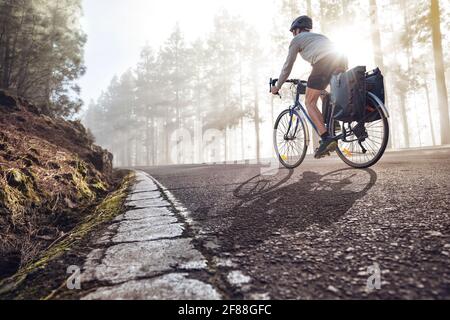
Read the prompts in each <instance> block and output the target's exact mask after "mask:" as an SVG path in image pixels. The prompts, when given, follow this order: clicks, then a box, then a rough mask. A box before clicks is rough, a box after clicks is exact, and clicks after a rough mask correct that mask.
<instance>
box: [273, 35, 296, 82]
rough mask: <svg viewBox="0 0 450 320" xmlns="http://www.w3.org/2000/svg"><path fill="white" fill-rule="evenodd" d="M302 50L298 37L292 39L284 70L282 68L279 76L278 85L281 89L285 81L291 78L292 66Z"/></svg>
mask: <svg viewBox="0 0 450 320" xmlns="http://www.w3.org/2000/svg"><path fill="white" fill-rule="evenodd" d="M299 52H300V44H299V41H298V39H296V38H294V39H292V42H291V45H290V46H289V54H288V56H287V58H286V62H285V63H284V66H283V70H281V74H280V76H279V77H278V82H277V87H278V89H281V87H282V86H283V83H284V82H285V81H286V80H287V79H288V78H289V75H290V74H291V71H292V68H293V67H294V63H295V60H296V59H297V55H298V53H299Z"/></svg>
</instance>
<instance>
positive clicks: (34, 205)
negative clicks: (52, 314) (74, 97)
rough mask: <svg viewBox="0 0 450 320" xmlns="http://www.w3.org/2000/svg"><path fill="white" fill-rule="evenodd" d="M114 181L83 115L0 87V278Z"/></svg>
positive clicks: (82, 213)
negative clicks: (74, 117) (65, 115)
mask: <svg viewBox="0 0 450 320" xmlns="http://www.w3.org/2000/svg"><path fill="white" fill-rule="evenodd" d="M113 184H114V181H113V176H112V155H111V154H110V153H109V152H107V151H106V150H103V149H102V148H100V147H99V146H96V145H95V144H94V143H93V140H92V138H91V137H90V134H89V133H88V132H87V131H86V129H85V128H84V127H83V125H82V124H81V123H80V122H78V121H66V120H64V119H61V118H55V117H52V116H50V114H49V113H48V112H47V111H46V110H45V108H39V107H37V106H34V105H32V104H30V103H28V102H27V101H24V100H22V99H20V98H17V97H14V96H11V95H9V94H8V93H6V92H4V91H0V279H2V278H4V277H7V276H10V275H12V274H14V273H15V272H16V271H17V270H18V269H19V268H20V267H23V266H24V265H25V264H27V263H29V262H30V261H32V260H33V259H35V258H36V257H37V256H38V255H39V253H41V252H42V251H43V250H45V249H46V248H48V247H49V246H51V245H52V244H53V243H55V241H58V239H60V238H61V237H64V235H65V234H66V233H67V232H70V230H72V229H73V228H74V226H76V225H77V223H79V222H80V221H81V220H82V219H83V218H85V217H86V215H88V214H89V209H90V208H92V207H93V206H95V204H96V203H98V201H100V200H101V199H102V198H104V197H105V196H106V194H107V193H108V192H109V191H110V190H111V187H112V186H113Z"/></svg>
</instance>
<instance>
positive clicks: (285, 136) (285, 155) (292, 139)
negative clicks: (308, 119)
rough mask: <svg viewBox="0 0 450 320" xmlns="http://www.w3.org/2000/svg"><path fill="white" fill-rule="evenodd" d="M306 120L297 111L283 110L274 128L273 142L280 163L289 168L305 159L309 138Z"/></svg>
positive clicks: (294, 166) (295, 166)
mask: <svg viewBox="0 0 450 320" xmlns="http://www.w3.org/2000/svg"><path fill="white" fill-rule="evenodd" d="M307 135H308V133H307V131H306V126H305V122H304V121H303V119H301V118H300V117H299V116H298V114H297V113H296V112H293V111H291V110H285V111H283V112H282V113H281V114H280V115H279V117H278V119H277V121H276V122H275V127H274V130H273V143H274V148H275V152H276V154H277V157H278V160H279V161H280V163H281V164H282V165H283V166H284V167H286V168H288V169H294V168H297V167H298V166H299V165H300V164H301V163H302V162H303V160H304V159H305V156H306V152H307V150H308V140H307Z"/></svg>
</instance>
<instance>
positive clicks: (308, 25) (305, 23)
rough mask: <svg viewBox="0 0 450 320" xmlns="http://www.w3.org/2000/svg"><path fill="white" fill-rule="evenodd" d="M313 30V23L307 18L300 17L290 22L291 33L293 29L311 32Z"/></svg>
mask: <svg viewBox="0 0 450 320" xmlns="http://www.w3.org/2000/svg"><path fill="white" fill-rule="evenodd" d="M312 28H313V21H312V19H311V18H310V17H308V16H300V17H298V18H297V19H295V20H294V22H292V25H291V30H290V31H291V32H292V31H294V30H295V29H307V30H311V29H312Z"/></svg>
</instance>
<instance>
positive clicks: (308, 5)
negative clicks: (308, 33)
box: [306, 0, 313, 18]
mask: <svg viewBox="0 0 450 320" xmlns="http://www.w3.org/2000/svg"><path fill="white" fill-rule="evenodd" d="M306 14H307V15H308V16H309V17H310V18H312V17H313V12H312V5H311V0H307V1H306Z"/></svg>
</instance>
